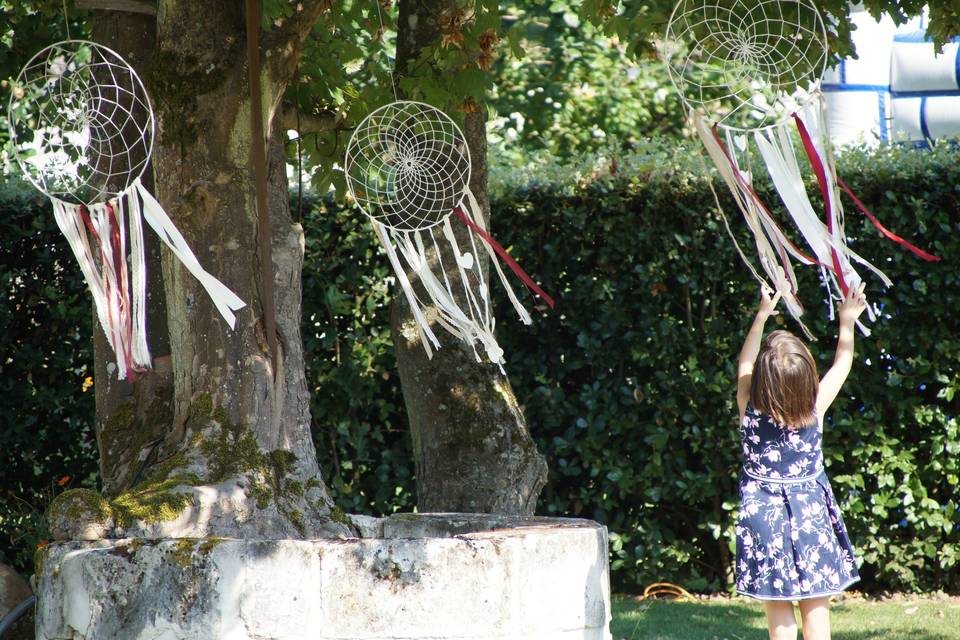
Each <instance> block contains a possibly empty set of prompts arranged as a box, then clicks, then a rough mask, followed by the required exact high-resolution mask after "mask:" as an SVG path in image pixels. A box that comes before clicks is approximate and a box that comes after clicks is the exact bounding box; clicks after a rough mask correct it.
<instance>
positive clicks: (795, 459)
mask: <svg viewBox="0 0 960 640" xmlns="http://www.w3.org/2000/svg"><path fill="white" fill-rule="evenodd" d="M779 300H780V294H779V293H777V294H776V295H775V296H773V297H772V298H771V292H770V290H769V289H767V288H766V287H764V290H763V292H762V296H761V301H760V309H759V311H758V312H757V316H756V318H755V319H754V321H753V325H752V326H751V327H750V333H748V334H747V338H746V340H745V341H744V343H743V349H742V350H741V351H740V361H739V365H738V372H737V406H738V407H739V409H740V446H741V450H742V452H743V473H742V476H741V480H740V515H739V518H738V522H737V528H736V530H737V565H736V573H737V593H740V594H743V595H746V596H751V597H753V598H757V599H759V600H763V601H764V608H765V611H766V614H767V626H768V629H769V631H770V638H771V640H795V639H796V637H797V620H796V618H795V616H794V612H793V601H798V602H799V604H800V614H801V616H802V618H803V637H804V640H829V638H830V608H829V607H830V596H831V595H835V594H838V593H840V592H842V591H843V590H844V589H846V588H847V587H848V586H850V585H851V584H853V583H854V582H856V581H857V580H859V579H860V577H859V575H858V574H857V565H856V562H855V561H854V558H853V548H852V547H851V545H850V539H849V538H848V537H847V531H846V529H845V528H844V525H843V519H842V518H841V516H840V508H839V507H838V506H837V502H836V500H835V499H834V497H833V492H832V491H831V489H830V482H829V480H828V479H827V476H826V474H825V473H824V470H823V454H822V453H821V450H820V441H821V439H822V436H823V422H822V420H821V418H822V417H823V415H824V414H825V413H826V411H827V409H828V408H829V407H830V404H831V403H832V402H833V399H834V398H836V397H837V393H839V391H840V387H842V386H843V382H844V380H846V378H847V374H848V373H850V367H851V365H852V364H853V328H854V323H855V321H856V320H857V318H858V317H860V314H861V313H863V310H864V309H866V300H865V298H864V296H863V286H861V287H860V288H859V289H856V290H854V289H850V291H849V293H848V294H847V296H846V299H845V300H843V302H842V304H841V305H840V337H839V339H838V340H837V352H836V355H835V356H834V360H833V366H832V367H830V370H829V371H827V373H826V375H824V376H823V379H822V380H820V381H819V382H818V381H817V368H816V365H815V364H814V361H813V357H812V356H811V355H810V351H809V350H808V349H807V347H806V345H804V344H803V342H801V341H800V340H799V339H798V338H797V337H796V336H794V335H793V334H791V333H790V332H789V331H782V330H780V331H774V332H773V333H771V334H770V335H769V336H767V339H766V340H764V341H763V344H762V345H761V343H760V339H761V337H762V335H763V326H764V324H765V323H766V320H767V318H769V317H770V316H771V315H773V314H774V313H776V312H775V311H774V309H775V308H776V306H777V302H778V301H779Z"/></svg>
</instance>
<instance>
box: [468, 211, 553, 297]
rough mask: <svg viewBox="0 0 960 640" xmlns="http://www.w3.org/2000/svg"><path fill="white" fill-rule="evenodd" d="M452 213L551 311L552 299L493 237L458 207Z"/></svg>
mask: <svg viewBox="0 0 960 640" xmlns="http://www.w3.org/2000/svg"><path fill="white" fill-rule="evenodd" d="M453 213H454V214H456V216H457V217H458V218H460V219H461V220H462V221H463V223H464V224H465V225H467V226H468V227H470V230H471V231H473V232H475V233H476V234H477V235H479V236H480V237H481V238H483V240H484V241H485V242H486V243H487V244H488V245H490V248H491V249H493V250H494V251H496V252H497V255H498V256H500V257H501V258H502V259H503V261H504V262H506V263H507V266H508V267H510V269H511V270H512V271H513V272H514V273H515V274H517V277H518V278H520V279H521V280H522V281H523V284H525V285H527V288H528V289H530V291H532V292H533V293H535V294H536V295H538V296H540V297H541V298H543V301H544V302H546V303H547V306H548V307H550V308H551V309H553V306H554V303H553V298H551V297H550V296H548V295H547V294H546V292H545V291H544V290H543V289H541V288H540V287H539V286H537V283H536V282H534V281H533V278H531V277H530V276H528V275H527V272H526V271H524V270H523V268H522V267H521V266H520V265H519V264H517V261H516V260H514V259H513V258H512V257H511V256H510V254H509V253H507V250H506V249H504V248H503V247H502V246H500V243H499V242H497V241H496V240H494V239H493V236H491V235H490V234H489V233H487V232H486V231H484V230H483V229H481V228H480V226H479V225H477V223H476V222H474V221H473V220H471V219H470V217H469V216H468V215H467V214H465V213H464V212H463V210H462V209H461V208H460V207H456V208H454V210H453Z"/></svg>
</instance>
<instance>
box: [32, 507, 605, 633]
mask: <svg viewBox="0 0 960 640" xmlns="http://www.w3.org/2000/svg"><path fill="white" fill-rule="evenodd" d="M358 520H359V518H358ZM362 520H363V522H362V523H361V522H358V524H360V525H361V526H360V529H361V531H362V534H363V535H364V537H363V538H351V539H345V540H334V539H322V540H239V539H223V538H200V539H180V540H146V539H126V540H101V541H97V542H69V543H58V544H54V545H50V547H49V549H48V550H47V551H46V553H45V559H44V562H43V567H42V570H41V573H40V585H39V586H40V589H39V591H40V603H39V604H38V610H37V638H38V640H53V639H57V640H59V639H70V640H106V639H110V640H117V639H120V640H128V639H129V640H135V639H136V640H139V639H143V640H146V639H149V640H179V639H190V640H214V639H217V640H267V639H277V640H280V639H284V640H286V639H289V640H300V639H302V640H340V639H346V638H351V639H356V640H360V639H367V638H397V639H399V638H403V639H412V638H418V639H430V640H439V639H457V640H467V639H470V640H478V639H480V638H511V639H512V638H516V639H520V638H523V639H525V640H537V639H542V640H546V639H556V640H563V639H571V640H572V639H573V638H577V639H580V638H583V639H591V640H592V639H597V640H600V639H607V638H610V633H609V631H608V623H609V620H610V589H609V574H608V566H607V533H606V529H605V528H604V527H603V526H601V525H599V524H597V523H595V522H591V521H588V520H576V519H566V518H527V517H504V516H487V515H474V514H401V515H394V516H391V517H388V518H382V519H373V518H364V519H362Z"/></svg>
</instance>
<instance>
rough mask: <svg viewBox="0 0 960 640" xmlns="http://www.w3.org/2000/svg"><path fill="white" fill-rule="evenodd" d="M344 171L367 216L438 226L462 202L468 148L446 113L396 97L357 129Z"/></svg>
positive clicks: (411, 226)
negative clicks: (397, 99) (396, 98)
mask: <svg viewBox="0 0 960 640" xmlns="http://www.w3.org/2000/svg"><path fill="white" fill-rule="evenodd" d="M344 172H345V173H346V177H347V186H348V188H349V189H350V194H351V195H352V196H353V197H354V198H355V199H356V200H357V202H358V203H359V204H360V205H361V206H362V207H363V208H364V210H365V211H366V212H367V214H368V215H370V217H372V218H373V219H374V220H377V221H378V222H381V223H382V224H384V225H386V226H388V227H390V228H393V229H396V230H399V231H415V230H418V229H427V228H429V227H432V226H434V225H436V224H439V223H440V222H442V221H443V220H444V219H445V218H446V217H447V216H448V215H450V213H452V212H453V209H454V207H456V206H457V205H458V204H460V200H461V198H463V194H464V190H465V188H466V187H467V184H468V183H469V182H470V151H469V149H468V147H467V142H466V140H465V139H464V137H463V133H462V132H461V131H460V127H458V126H457V124H456V123H455V122H454V121H453V120H452V119H451V118H450V116H448V115H447V114H445V113H443V112H442V111H440V110H439V109H436V108H434V107H432V106H430V105H428V104H424V103H421V102H412V101H397V102H392V103H390V104H388V105H385V106H383V107H380V108H379V109H377V110H376V111H374V112H373V113H371V114H370V115H369V116H367V117H366V118H365V119H364V120H363V121H362V122H361V123H360V125H359V126H358V127H357V130H356V131H355V132H354V134H353V136H352V137H351V138H350V142H349V144H348V145H347V151H346V160H345V163H344Z"/></svg>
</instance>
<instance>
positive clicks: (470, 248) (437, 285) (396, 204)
mask: <svg viewBox="0 0 960 640" xmlns="http://www.w3.org/2000/svg"><path fill="white" fill-rule="evenodd" d="M344 173H345V174H346V177H347V186H348V188H349V190H350V194H351V195H352V196H353V197H354V198H355V199H356V201H357V202H358V203H359V204H360V206H361V207H363V209H364V211H365V212H366V213H367V215H369V217H370V219H371V220H372V223H373V228H374V231H375V232H376V234H377V237H378V238H379V239H380V242H381V243H382V244H383V247H384V249H385V250H386V252H387V255H388V256H389V259H390V263H391V265H392V266H393V271H394V273H395V274H396V277H397V280H398V282H399V284H400V286H401V288H402V289H403V292H404V295H405V296H406V298H407V301H408V302H409V303H410V308H411V309H412V311H413V315H414V317H415V318H416V321H417V326H418V331H419V333H420V339H421V342H422V343H423V345H424V348H425V349H426V351H427V355H428V356H432V354H433V351H432V348H431V345H432V347H433V348H439V347H440V342H439V341H438V340H437V337H436V335H435V334H434V332H433V330H432V329H431V326H430V322H429V321H428V318H427V313H428V308H429V307H430V306H431V305H432V307H433V309H435V312H436V315H435V320H436V322H437V324H438V325H439V326H441V327H443V328H444V329H446V330H447V331H449V332H450V333H451V334H453V335H454V336H457V337H458V338H460V339H462V340H463V341H465V342H467V343H468V344H470V345H471V346H472V347H473V349H474V353H475V354H476V355H477V359H478V360H479V359H480V356H479V354H478V352H477V348H476V345H477V343H479V344H480V345H481V346H482V348H483V351H484V352H485V353H486V356H487V358H489V360H490V361H491V362H495V363H498V364H499V363H502V362H503V349H501V348H500V345H499V344H498V343H497V340H496V338H495V337H494V325H495V320H494V316H493V310H492V308H491V300H490V280H491V278H490V274H489V273H487V274H486V275H485V274H484V273H483V270H482V269H481V265H480V260H479V256H480V253H479V252H480V251H486V252H487V254H488V255H489V256H490V261H491V263H492V264H493V266H494V269H495V270H496V273H497V276H498V277H499V279H500V282H501V283H502V284H503V287H504V289H505V290H506V292H507V296H508V297H509V298H510V301H511V302H512V303H513V306H514V308H515V309H516V310H517V313H518V314H519V315H520V319H521V320H522V321H523V322H524V323H526V324H530V323H531V319H530V315H529V314H528V313H527V311H526V310H525V309H524V308H523V305H521V304H520V301H519V300H518V299H517V296H516V294H515V293H514V291H513V288H512V287H511V286H510V283H509V282H508V281H507V278H506V275H505V274H504V272H503V269H502V268H501V266H500V262H499V261H498V260H497V256H499V257H500V258H502V259H503V260H504V262H506V263H507V265H508V266H509V267H510V268H511V269H512V270H513V271H514V273H516V274H517V275H518V276H519V277H520V278H521V279H522V280H523V282H524V284H526V285H527V286H528V287H529V288H530V289H531V290H532V291H533V292H534V293H536V294H537V295H539V296H540V297H541V298H543V299H544V301H546V303H547V304H548V305H550V306H551V307H552V306H553V300H552V299H551V298H550V296H548V295H547V294H545V293H544V292H543V290H541V289H540V287H538V286H537V285H536V283H534V281H533V280H532V279H531V278H530V277H529V276H528V275H527V274H526V273H524V272H523V270H522V269H521V268H520V267H519V265H517V263H516V262H515V261H514V260H513V259H512V258H511V257H510V255H509V254H508V253H507V252H506V251H505V250H504V249H503V248H502V247H501V246H500V245H499V244H498V243H497V242H496V241H495V240H494V239H493V238H492V237H491V236H490V234H489V232H488V230H487V228H486V225H485V222H484V217H483V212H482V210H481V209H480V205H479V204H478V203H477V200H476V198H475V197H474V195H473V193H472V192H471V191H470V186H469V185H470V150H469V148H468V146H467V141H466V139H465V138H464V136H463V133H462V132H461V131H460V128H459V127H458V126H457V124H456V123H455V122H454V121H453V120H452V119H451V118H450V117H449V116H448V115H447V114H445V113H443V112H442V111H440V110H439V109H436V108H434V107H432V106H430V105H428V104H424V103H422V102H413V101H409V100H397V101H395V102H391V103H390V104H387V105H385V106H383V107H380V108H379V109H377V110H376V111H374V112H373V113H371V114H370V115H369V116H367V117H366V118H365V119H364V120H363V121H362V122H361V123H360V125H359V126H358V127H357V129H356V131H355V132H354V134H353V136H352V137H351V139H350V142H349V143H348V145H347V150H346V159H345V162H344ZM458 223H459V224H462V225H465V226H466V227H467V230H468V240H467V241H466V243H464V244H461V242H460V241H458V239H457V236H456V234H455V228H454V226H455V224H458ZM442 247H446V249H447V250H446V251H444V250H442ZM481 247H482V248H481ZM445 260H446V261H450V260H453V261H454V262H455V266H456V271H455V273H457V274H458V277H451V276H449V275H448V273H454V270H453V269H452V267H453V266H454V265H452V264H446V265H445V264H444V261H445ZM447 267H451V268H450V269H448V268H447ZM407 270H409V271H410V272H411V273H413V274H415V275H416V278H417V280H418V281H419V285H420V287H419V289H420V291H421V292H422V294H421V293H418V292H417V290H416V289H415V288H414V285H413V284H412V283H411V282H410V279H409V278H408V277H407ZM421 295H425V296H426V299H422V298H421Z"/></svg>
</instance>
